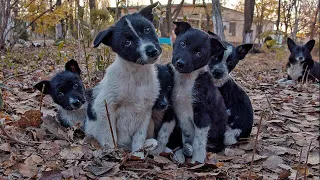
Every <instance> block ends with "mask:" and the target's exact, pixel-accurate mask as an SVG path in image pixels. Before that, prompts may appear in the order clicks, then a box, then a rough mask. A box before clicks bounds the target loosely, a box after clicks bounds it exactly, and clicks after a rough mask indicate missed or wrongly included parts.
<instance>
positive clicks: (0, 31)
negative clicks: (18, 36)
mask: <svg viewBox="0 0 320 180" xmlns="http://www.w3.org/2000/svg"><path fill="white" fill-rule="evenodd" d="M10 12H11V4H10V0H1V2H0V50H3V49H4V48H5V44H6V37H7V31H8V30H9V29H10V27H8V26H10V24H11V23H8V22H9V19H10Z"/></svg>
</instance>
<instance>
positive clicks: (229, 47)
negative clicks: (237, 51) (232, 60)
mask: <svg viewBox="0 0 320 180" xmlns="http://www.w3.org/2000/svg"><path fill="white" fill-rule="evenodd" d="M231 53H232V46H227V50H225V51H224V53H223V58H222V62H226V61H227V59H228V57H229V56H230V54H231Z"/></svg>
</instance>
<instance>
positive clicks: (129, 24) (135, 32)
mask: <svg viewBox="0 0 320 180" xmlns="http://www.w3.org/2000/svg"><path fill="white" fill-rule="evenodd" d="M126 21H127V23H128V26H129V28H130V30H131V31H132V32H133V33H134V34H135V35H136V36H137V38H139V39H140V37H139V35H138V33H137V31H136V30H135V29H134V28H133V26H132V24H131V21H130V20H129V19H128V18H126Z"/></svg>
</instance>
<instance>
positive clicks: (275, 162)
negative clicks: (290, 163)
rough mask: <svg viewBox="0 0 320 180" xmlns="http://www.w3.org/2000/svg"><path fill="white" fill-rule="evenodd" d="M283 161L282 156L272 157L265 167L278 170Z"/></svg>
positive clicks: (264, 164)
mask: <svg viewBox="0 0 320 180" xmlns="http://www.w3.org/2000/svg"><path fill="white" fill-rule="evenodd" d="M282 163H283V160H282V158H281V157H280V156H276V155H275V156H270V157H268V158H267V159H266V160H265V161H264V162H263V163H262V165H263V167H264V168H266V169H270V170H275V169H277V167H278V165H279V164H282Z"/></svg>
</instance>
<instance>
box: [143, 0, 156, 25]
mask: <svg viewBox="0 0 320 180" xmlns="http://www.w3.org/2000/svg"><path fill="white" fill-rule="evenodd" d="M158 4H159V2H156V3H153V4H151V5H149V6H146V7H144V8H142V9H141V10H140V11H139V14H141V15H142V16H143V17H145V18H146V19H148V20H149V21H151V22H152V21H153V14H152V10H153V8H155V7H157V6H158Z"/></svg>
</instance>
